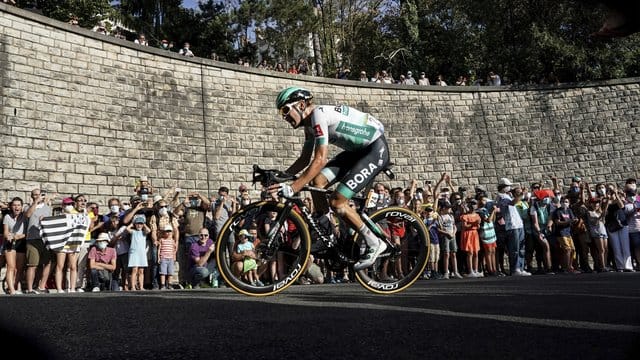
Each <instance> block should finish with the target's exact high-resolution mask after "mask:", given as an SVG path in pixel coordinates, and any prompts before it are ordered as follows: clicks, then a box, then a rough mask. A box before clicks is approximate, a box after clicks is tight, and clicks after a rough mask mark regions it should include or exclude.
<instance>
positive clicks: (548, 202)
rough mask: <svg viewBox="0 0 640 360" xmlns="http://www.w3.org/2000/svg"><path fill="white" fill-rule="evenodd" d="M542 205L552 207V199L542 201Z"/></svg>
mask: <svg viewBox="0 0 640 360" xmlns="http://www.w3.org/2000/svg"><path fill="white" fill-rule="evenodd" d="M542 204H543V205H544V206H549V205H551V198H548V197H546V198H544V199H542Z"/></svg>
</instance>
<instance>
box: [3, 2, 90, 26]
mask: <svg viewBox="0 0 640 360" xmlns="http://www.w3.org/2000/svg"><path fill="white" fill-rule="evenodd" d="M9 1H13V0H9ZM69 25H73V26H78V17H77V16H75V15H72V16H71V18H70V19H69Z"/></svg>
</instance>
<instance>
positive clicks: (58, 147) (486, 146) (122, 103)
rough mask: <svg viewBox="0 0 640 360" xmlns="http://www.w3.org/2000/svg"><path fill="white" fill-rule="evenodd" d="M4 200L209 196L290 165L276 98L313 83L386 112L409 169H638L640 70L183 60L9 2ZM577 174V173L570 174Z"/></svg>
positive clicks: (1, 67)
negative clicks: (266, 65) (580, 72)
mask: <svg viewBox="0 0 640 360" xmlns="http://www.w3.org/2000/svg"><path fill="white" fill-rule="evenodd" d="M0 77H1V81H2V89H1V90H0V91H1V95H2V104H1V110H0V114H1V118H0V125H1V128H0V138H1V141H2V144H3V146H2V150H1V152H0V164H1V165H2V173H1V176H0V185H1V190H3V194H1V195H0V199H3V200H7V199H10V198H11V197H13V196H22V197H23V198H26V197H28V192H29V191H30V190H31V189H32V188H34V187H38V186H40V185H41V186H42V187H43V188H45V189H47V190H48V191H49V192H58V193H60V194H65V195H66V194H70V193H84V194H88V195H89V197H90V198H91V199H92V200H98V201H100V202H102V203H104V201H105V200H106V199H107V198H109V197H111V196H117V197H126V196H129V195H131V194H132V191H133V184H134V182H135V180H136V179H137V177H138V176H139V175H147V176H149V177H150V179H151V181H152V183H153V185H154V186H155V187H156V188H157V189H159V190H165V189H167V188H169V187H170V186H172V185H177V186H179V187H181V188H183V189H186V190H190V191H194V190H195V191H200V192H203V193H207V194H213V193H215V192H216V191H217V189H218V188H219V187H220V186H223V185H224V186H228V187H230V188H231V189H235V188H237V186H238V185H239V184H240V183H247V182H248V181H249V180H250V171H251V166H252V164H260V165H263V166H266V167H277V168H284V167H286V165H288V164H289V163H290V162H291V161H292V160H293V159H295V157H296V156H297V154H298V151H299V148H300V145H301V140H302V139H301V137H302V133H298V132H295V131H294V130H292V129H291V128H290V127H289V126H288V125H286V124H284V123H283V122H281V120H279V118H278V117H277V116H276V112H275V110H274V108H273V101H274V97H275V94H276V93H277V92H278V91H279V90H280V89H281V88H283V87H285V86H290V85H294V84H295V85H301V86H305V87H307V88H309V89H311V90H312V91H314V92H315V94H316V102H317V103H347V104H349V105H351V106H354V107H357V108H360V109H363V110H364V111H367V112H370V113H372V114H373V115H374V116H376V117H378V118H379V119H381V120H382V121H383V122H384V123H385V125H386V130H387V134H388V139H389V145H390V148H391V156H392V159H393V161H394V162H395V163H396V167H395V172H396V174H397V175H398V178H397V180H396V181H393V182H391V185H393V186H402V185H405V184H406V183H407V182H408V180H410V179H412V178H415V179H418V180H420V181H423V180H428V179H430V180H434V181H435V180H437V179H438V178H439V176H440V174H441V173H442V172H449V173H451V174H452V178H453V179H454V181H455V182H457V183H458V184H461V185H468V186H473V185H475V184H482V185H485V186H488V187H489V189H490V190H493V189H495V186H494V184H496V182H497V180H498V179H499V178H500V177H509V178H510V179H512V180H513V181H514V182H521V183H523V184H528V183H529V182H530V181H532V180H541V179H548V177H549V175H551V174H555V175H557V176H558V178H560V179H568V178H570V177H571V176H573V175H576V174H579V175H582V176H584V177H585V178H586V179H587V180H590V181H592V182H595V181H603V180H607V181H617V182H619V181H621V180H623V179H625V178H627V177H630V176H636V175H638V174H637V170H638V165H637V160H636V159H637V157H638V155H639V154H640V148H639V147H638V146H637V144H638V143H639V141H640V135H639V133H640V132H639V130H638V126H639V125H640V106H639V105H638V100H639V99H640V86H639V79H622V80H616V81H608V82H598V83H589V84H570V85H566V86H558V87H553V88H544V87H530V88H521V89H508V88H492V87H483V88H470V87H469V88H460V87H415V86H413V87H409V86H382V85H378V84H368V83H364V84H363V83H360V82H355V81H338V80H333V79H325V78H313V77H306V76H290V75H286V74H285V75H279V74H277V73H274V72H269V71H261V70H258V69H253V68H244V67H239V66H236V65H233V64H227V63H221V62H214V61H209V60H206V59H200V58H195V59H186V58H183V57H180V56H178V55H176V54H169V53H167V52H165V51H162V50H160V49H154V48H147V47H140V46H137V45H135V44H133V43H131V42H128V41H123V40H117V39H114V38H111V37H105V36H102V35H100V34H97V33H93V32H91V31H88V30H85V29H80V28H77V27H72V26H69V25H67V24H64V23H60V22H57V21H54V20H51V19H47V18H44V17H41V16H38V15H35V14H33V13H30V12H26V11H22V10H20V9H16V8H14V7H10V6H7V5H5V4H2V3H0ZM565 183H566V180H565Z"/></svg>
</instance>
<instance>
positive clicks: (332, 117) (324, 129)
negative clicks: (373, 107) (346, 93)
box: [305, 105, 384, 151]
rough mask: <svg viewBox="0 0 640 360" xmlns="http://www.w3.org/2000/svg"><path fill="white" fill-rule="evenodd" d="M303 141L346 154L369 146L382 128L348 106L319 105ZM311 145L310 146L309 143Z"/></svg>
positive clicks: (306, 129) (373, 120)
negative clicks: (340, 150) (334, 146)
mask: <svg viewBox="0 0 640 360" xmlns="http://www.w3.org/2000/svg"><path fill="white" fill-rule="evenodd" d="M305 131H306V132H308V134H307V135H308V136H306V137H305V138H306V139H307V141H309V142H311V141H312V142H313V144H314V145H316V146H317V145H326V144H334V145H336V146H338V147H339V148H342V149H344V150H347V151H356V150H360V149H363V148H365V147H367V146H369V145H370V144H371V143H373V142H374V141H376V140H377V139H378V138H379V137H380V136H382V134H384V125H382V123H381V122H380V121H378V119H376V118H374V117H373V116H371V115H369V114H367V113H363V112H362V111H358V110H356V109H353V108H350V107H348V106H347V105H337V106H329V105H318V106H316V108H315V110H314V111H313V115H312V116H311V127H310V128H305ZM308 145H311V144H308Z"/></svg>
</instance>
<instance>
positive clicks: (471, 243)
mask: <svg viewBox="0 0 640 360" xmlns="http://www.w3.org/2000/svg"><path fill="white" fill-rule="evenodd" d="M477 205H478V202H477V200H476V199H471V200H469V201H468V202H467V204H466V205H465V207H464V209H465V213H464V214H462V215H461V216H460V220H461V224H462V234H461V236H460V249H461V250H462V251H465V252H466V253H467V277H471V278H477V277H483V275H482V273H481V272H479V271H478V252H479V251H480V235H479V234H478V229H479V228H480V223H481V221H482V220H481V219H480V215H478V213H476V212H475V207H476V206H477Z"/></svg>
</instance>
